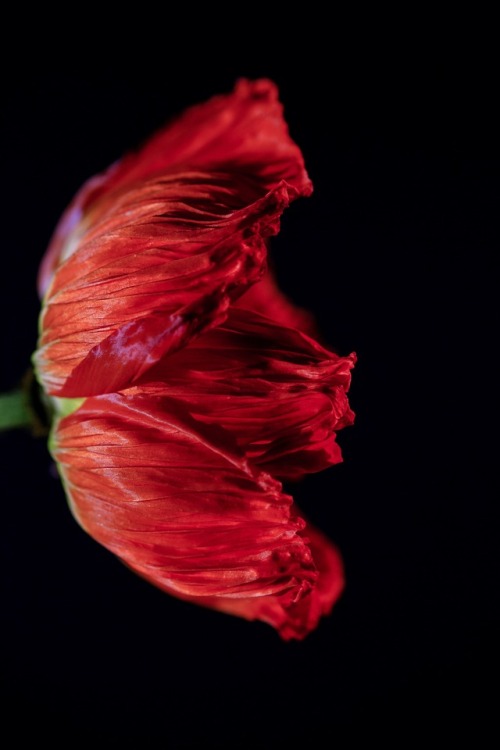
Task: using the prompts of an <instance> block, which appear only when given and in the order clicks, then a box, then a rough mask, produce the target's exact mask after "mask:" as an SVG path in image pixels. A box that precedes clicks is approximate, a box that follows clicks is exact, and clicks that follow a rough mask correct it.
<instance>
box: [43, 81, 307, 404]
mask: <svg viewBox="0 0 500 750" xmlns="http://www.w3.org/2000/svg"><path fill="white" fill-rule="evenodd" d="M311 190H312V186H311V182H310V180H309V178H308V176H307V173H306V171H305V168H304V163H303V159H302V155H301V152H300V150H299V149H298V147H297V146H296V144H295V143H294V142H293V141H292V140H291V139H290V136H289V134H288V129H287V126H286V123H285V121H284V119H283V117H282V105H281V104H280V102H279V101H278V97H277V90H276V87H275V86H274V84H272V83H271V82H269V81H266V80H262V81H256V82H250V81H246V80H242V81H240V82H239V83H238V85H237V86H236V88H235V91H234V92H233V93H232V94H231V95H229V96H225V97H224V96H222V97H215V98H214V99H212V100H211V101H209V102H207V103H206V104H203V105H198V107H194V108H192V109H191V110H188V111H187V112H186V113H185V114H184V115H183V116H181V117H180V118H178V119H177V120H176V121H174V122H173V123H172V124H170V125H167V126H166V128H165V129H163V130H162V131H160V132H159V133H158V134H157V135H156V136H154V137H153V138H152V139H150V141H149V142H148V143H147V144H146V145H145V146H144V147H143V149H142V150H141V151H139V153H138V154H135V155H131V156H129V157H127V158H125V159H124V160H123V163H118V164H116V165H114V166H113V167H112V168H111V169H110V170H109V172H108V174H107V175H106V174H105V175H101V176H99V175H98V176H96V177H94V178H92V180H91V181H89V182H88V183H87V184H86V185H85V186H84V187H83V189H82V191H81V192H80V194H79V195H77V196H76V198H75V199H74V201H73V203H72V204H71V205H70V206H69V207H68V209H67V211H66V212H65V214H64V215H63V217H62V219H61V222H60V224H59V226H58V227H57V228H56V231H55V233H54V238H53V241H52V243H51V245H50V246H49V248H48V250H47V254H46V257H45V259H44V260H43V261H42V265H41V270H40V290H41V291H43V292H45V304H44V308H43V311H42V315H41V321H40V330H41V335H40V338H39V343H38V350H37V352H36V353H35V356H34V364H35V367H36V370H37V374H38V377H39V379H40V381H41V382H42V384H43V386H44V388H45V390H46V391H47V392H49V393H51V394H53V395H57V396H64V397H79V396H88V395H96V394H98V393H103V392H106V393H110V392H113V391H116V390H120V389H122V388H126V387H128V386H129V385H130V384H131V383H133V382H134V380H136V379H137V378H138V377H140V375H141V374H142V372H143V371H144V370H145V369H147V368H148V367H149V366H151V364H153V363H154V362H155V361H157V360H158V359H159V358H160V357H161V356H162V355H163V354H164V353H165V352H168V351H175V349H177V348H179V347H182V346H184V345H186V343H187V342H188V341H189V340H190V338H191V337H192V336H194V335H197V334H199V333H200V332H201V331H203V330H205V329H206V328H209V327H211V326H214V325H217V324H218V323H219V322H220V321H221V320H223V319H224V316H225V311H226V309H227V307H228V305H229V303H230V302H231V301H233V300H234V299H236V298H237V297H238V296H239V295H241V294H242V293H243V292H244V291H245V289H246V288H247V287H249V286H250V285H251V284H253V283H255V282H256V281H257V280H258V279H259V278H260V277H261V276H262V274H263V272H264V270H265V263H266V244H265V240H266V238H267V237H269V236H270V235H272V234H276V232H277V231H278V230H279V217H280V215H281V213H282V212H283V210H284V209H285V208H286V207H287V206H288V205H289V203H290V201H291V200H293V199H295V198H297V197H298V196H299V195H309V194H310V192H311ZM179 289H182V294H181V293H179Z"/></svg>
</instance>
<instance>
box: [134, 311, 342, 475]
mask: <svg viewBox="0 0 500 750" xmlns="http://www.w3.org/2000/svg"><path fill="white" fill-rule="evenodd" d="M355 359H356V358H355V355H354V354H351V355H349V356H348V357H339V356H338V355H337V354H334V353H333V352H330V351H328V350H326V349H325V348H324V347H322V346H321V345H319V344H318V343H316V342H315V341H314V340H313V339H311V338H309V337H308V336H307V335H306V334H303V333H301V332H299V331H297V330H294V329H292V328H285V327H284V326H279V325H276V324H275V323H274V322H273V321H271V320H269V319H268V318H266V317H263V316H261V315H258V314H257V313H255V312H253V311H249V310H244V309H232V310H230V312H229V314H228V318H227V320H226V322H225V323H223V324H222V325H221V326H219V327H218V328H216V329H215V330H213V331H210V332H207V333H206V334H205V335H204V336H201V337H200V338H199V339H197V340H195V341H193V342H191V345H190V346H189V347H187V348H185V349H183V350H182V351H179V352H177V353H176V354H174V355H172V356H169V357H164V358H163V359H162V360H161V361H160V362H159V363H158V364H157V365H155V366H154V367H153V368H151V369H150V370H149V371H148V372H147V374H146V376H145V377H144V378H143V379H142V380H140V381H138V384H137V387H136V389H131V390H130V393H131V394H138V395H145V394H149V395H157V396H158V395H163V396H166V395H168V396H170V397H172V398H175V399H176V400H179V401H182V402H183V403H184V404H185V406H186V408H187V409H189V411H190V413H191V414H192V415H193V416H194V417H196V419H198V420H199V421H202V422H204V423H205V424H210V425H220V426H222V427H223V428H224V429H225V430H227V431H228V432H230V433H231V434H232V436H233V438H234V440H235V441H236V443H237V445H238V447H239V448H240V449H241V450H242V451H244V453H245V455H246V457H247V458H248V459H249V460H250V461H251V462H252V463H253V464H255V465H258V466H259V467H260V468H261V469H263V470H265V471H268V472H270V473H271V474H272V475H273V476H276V477H278V478H279V479H281V480H297V479H300V478H302V477H303V476H304V475H305V474H307V473H311V472H317V471H321V470H323V469H325V468H327V467H328V466H331V465H332V464H335V463H338V462H339V461H341V460H342V455H341V451H340V448H339V446H338V444H337V443H336V441H335V431H336V430H339V429H341V428H343V427H345V426H347V425H350V424H352V422H353V420H354V413H353V412H352V410H351V409H350V407H349V403H348V400H347V391H348V390H349V386H350V382H351V375H350V370H351V368H352V367H353V366H354V363H355Z"/></svg>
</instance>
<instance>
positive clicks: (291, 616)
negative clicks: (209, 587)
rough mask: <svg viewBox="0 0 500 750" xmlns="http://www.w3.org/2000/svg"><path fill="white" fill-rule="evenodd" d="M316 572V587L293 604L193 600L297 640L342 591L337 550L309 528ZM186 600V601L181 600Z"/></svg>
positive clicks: (279, 598) (269, 599) (273, 599)
mask: <svg viewBox="0 0 500 750" xmlns="http://www.w3.org/2000/svg"><path fill="white" fill-rule="evenodd" d="M299 533H300V534H301V535H304V536H305V537H306V538H307V543H308V545H309V547H310V549H311V552H312V556H313V559H314V562H315V565H316V568H317V570H318V578H317V581H316V585H315V586H313V587H312V588H311V589H310V590H309V591H307V593H306V594H305V595H304V596H303V597H302V598H301V599H300V600H298V601H297V602H294V603H293V602H292V603H289V602H288V601H287V599H286V597H285V596H284V595H282V594H277V595H274V596H273V595H272V596H266V597H260V598H259V597H254V598H250V597H247V598H246V599H230V598H227V599H223V598H222V597H207V598H200V599H198V600H197V604H202V605H204V606H207V607H212V608H213V609H218V610H220V611H222V612H226V613H227V614H231V615H238V616H239V617H243V618H245V619H246V620H262V621H263V622H267V623H268V624H269V625H272V626H273V627H274V628H275V629H276V630H277V631H278V632H279V634H280V636H281V637H282V638H283V640H285V641H288V640H291V639H297V640H301V639H302V638H305V636H306V635H308V633H310V632H311V631H313V630H315V629H316V628H317V626H318V623H319V620H320V618H321V617H322V616H325V615H329V614H330V612H331V611H332V608H333V605H334V604H335V602H336V601H337V600H338V598H339V596H340V595H341V594H342V591H343V589H344V584H345V581H344V566H343V564H342V558H341V556H340V554H339V552H338V550H337V548H336V547H335V546H334V545H333V544H332V543H331V542H330V540H329V539H327V537H325V536H324V534H321V532H320V531H318V529H316V528H314V526H312V525H311V524H309V523H308V524H307V528H306V529H305V531H304V532H299ZM183 598H185V599H188V597H183Z"/></svg>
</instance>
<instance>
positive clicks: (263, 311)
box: [235, 265, 319, 338]
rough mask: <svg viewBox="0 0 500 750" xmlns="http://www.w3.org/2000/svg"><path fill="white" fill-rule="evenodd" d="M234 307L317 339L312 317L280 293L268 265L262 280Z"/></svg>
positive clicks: (308, 312) (314, 322) (250, 288)
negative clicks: (250, 311)
mask: <svg viewBox="0 0 500 750" xmlns="http://www.w3.org/2000/svg"><path fill="white" fill-rule="evenodd" d="M235 307H243V308H245V309H246V310H254V311H255V312H257V313H259V314H260V315H265V317H266V318H270V319H271V320H273V321H274V322H275V323H279V324H280V325H282V326H285V327H286V328H297V329H298V330H299V331H303V332H304V333H307V334H308V335H309V336H313V337H314V338H318V337H319V332H318V329H317V326H316V321H315V319H314V315H313V314H312V313H311V312H310V311H309V310H305V309H304V308H302V307H298V306H297V305H295V304H294V303H293V302H292V301H291V300H290V299H289V298H288V297H287V295H286V294H284V293H283V292H282V290H281V289H280V288H279V286H278V283H277V281H276V276H275V274H274V272H273V270H272V269H271V268H270V267H269V265H268V268H267V269H266V272H265V273H264V275H263V276H262V278H261V279H260V280H259V281H258V282H257V283H256V284H253V285H252V286H251V287H249V289H247V291H246V292H245V293H244V294H243V295H242V296H241V297H240V298H239V299H238V300H236V302H235Z"/></svg>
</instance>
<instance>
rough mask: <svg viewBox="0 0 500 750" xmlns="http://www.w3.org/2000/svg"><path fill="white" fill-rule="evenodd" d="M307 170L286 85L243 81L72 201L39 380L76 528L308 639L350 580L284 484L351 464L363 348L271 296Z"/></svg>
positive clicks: (56, 256) (48, 295)
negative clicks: (344, 433) (273, 248)
mask: <svg viewBox="0 0 500 750" xmlns="http://www.w3.org/2000/svg"><path fill="white" fill-rule="evenodd" d="M311 191H312V186H311V181H310V179H309V177H308V175H307V172H306V170H305V166H304V161H303V157H302V154H301V152H300V149H299V148H298V146H297V145H296V144H295V143H294V141H293V140H292V139H291V137H290V134H289V131H288V127H287V124H286V122H285V120H284V117H283V108H282V105H281V103H280V101H279V98H278V93H277V89H276V87H275V85H274V84H273V83H272V82H271V81H268V80H257V81H248V80H244V79H243V80H240V81H238V82H237V84H236V86H235V88H234V90H233V91H232V92H231V93H229V94H227V95H220V96H216V97H214V98H212V99H210V100H209V101H207V102H205V103H202V104H199V105H197V106H194V107H191V108H190V109H188V110H187V111H186V112H184V113H183V114H182V115H180V116H179V117H177V118H176V119H174V120H172V121H171V122H169V123H167V125H166V126H165V127H164V128H162V129H161V130H160V131H159V132H157V133H156V134H155V135H153V136H152V137H151V138H150V139H149V140H148V141H147V142H146V143H145V144H144V145H143V146H142V147H141V148H139V149H138V150H137V151H136V152H134V153H130V154H128V155H126V156H125V157H124V158H123V159H122V160H120V161H119V162H117V163H116V164H114V165H112V166H111V167H110V168H109V169H108V170H107V171H105V172H104V173H102V174H100V175H98V176H95V177H93V178H91V179H90V180H89V181H88V182H87V183H86V184H85V185H84V186H83V187H82V188H81V190H80V191H79V192H78V193H77V195H76V196H75V198H74V199H73V201H72V202H71V204H70V205H69V207H68V208H67V210H66V211H65V213H64V214H63V216H62V218H61V220H60V222H59V225H58V226H57V227H56V230H55V232H54V235H53V238H52V240H51V242H50V244H49V247H48V249H47V252H46V254H45V256H44V258H43V261H42V263H41V266H40V272H39V279H38V285H39V291H40V295H41V297H42V298H43V305H42V311H41V315H40V335H39V341H38V346H37V350H36V352H35V353H34V355H33V362H34V366H35V372H36V375H37V378H38V381H39V383H40V385H41V386H42V388H43V390H44V392H45V394H46V398H47V400H48V401H49V402H50V404H51V407H52V409H53V412H54V421H53V426H52V431H51V436H50V440H49V448H50V450H51V453H52V455H53V457H54V459H55V461H56V462H57V465H58V468H59V472H60V475H61V478H62V481H63V484H64V488H65V491H66V494H67V498H68V502H69V505H70V508H71V510H72V512H73V514H74V516H75V518H76V520H77V521H78V522H79V524H80V525H81V526H82V528H83V529H85V530H86V531H87V532H88V533H89V534H90V535H91V536H92V537H93V538H94V539H95V540H96V541H98V542H99V543H100V544H102V545H104V546H105V547H106V548H107V549H108V550H110V551H111V552H112V553H114V554H115V555H117V556H118V558H119V559H120V560H122V561H123V562H124V563H125V564H126V565H127V566H129V567H130V568H131V569H132V570H133V571H135V572H136V573H137V574H139V575H140V576H142V577H144V578H145V579H146V580H148V581H149V582H151V583H152V584H154V585H155V586H157V587H158V588H160V589H162V590H164V591H166V592H168V593H170V594H173V595H175V596H177V597H180V598H182V599H185V600H188V601H191V602H195V603H198V604H201V605H204V606H208V607H212V608H215V609H217V610H220V611H223V612H227V613H230V614H233V615H238V616H240V617H243V618H246V619H249V620H252V619H259V620H262V621H264V622H267V623H269V624H270V625H272V626H273V627H274V628H276V630H277V631H278V632H279V633H280V635H281V636H282V637H283V638H284V639H291V638H296V639H301V638H303V637H304V636H305V635H307V633H309V632H310V631H311V630H313V629H314V628H315V627H316V626H317V624H318V622H319V620H320V617H321V616H322V615H325V614H327V613H329V612H330V610H331V609H332V607H333V604H334V603H335V601H336V600H337V598H338V596H339V595H340V593H341V591H342V588H343V570H342V561H341V557H340V555H339V553H338V551H337V550H336V548H335V546H334V545H333V544H332V543H331V542H330V541H329V540H328V539H326V537H325V536H324V535H323V534H322V533H321V532H320V531H319V530H317V529H315V528H313V527H312V526H311V525H310V524H309V523H307V522H306V521H305V520H304V518H303V517H302V516H301V515H300V513H299V511H298V509H297V508H296V506H295V505H294V503H293V499H292V497H291V496H290V495H289V494H287V493H286V492H285V491H284V488H283V482H293V481H296V480H298V479H301V478H302V477H303V476H305V475H306V474H308V473H310V472H317V471H321V470H323V469H325V468H327V467H328V466H331V465H332V464H335V463H337V462H339V461H340V460H341V452H340V449H339V447H338V444H337V443H336V441H335V436H336V432H337V431H338V430H339V429H341V428H342V427H345V426H347V425H350V424H351V423H352V422H353V418H354V415H353V412H352V410H351V409H350V407H349V403H348V399H347V392H348V389H349V384H350V370H351V368H352V367H353V365H354V362H355V355H354V354H351V355H349V356H346V357H341V356H339V355H337V354H336V353H334V352H332V351H330V350H329V349H327V348H325V346H323V344H321V343H319V341H318V337H317V336H316V332H315V327H314V322H313V320H312V317H311V316H310V315H309V314H308V313H307V312H305V311H303V310H301V309H298V308H296V307H295V306H294V305H293V304H292V303H291V302H290V301H289V300H288V299H287V298H286V297H285V296H284V295H283V294H282V293H281V292H280V290H279V289H278V286H277V283H276V280H275V278H274V277H273V275H272V273H271V271H270V269H269V264H268V258H267V247H268V242H269V238H270V237H271V236H272V235H274V234H276V233H277V232H278V231H279V222H280V217H281V214H282V213H283V211H284V209H285V208H286V207H287V206H288V205H289V204H290V203H291V202H292V201H293V200H295V199H296V198H298V197H300V196H308V195H310V193H311Z"/></svg>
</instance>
